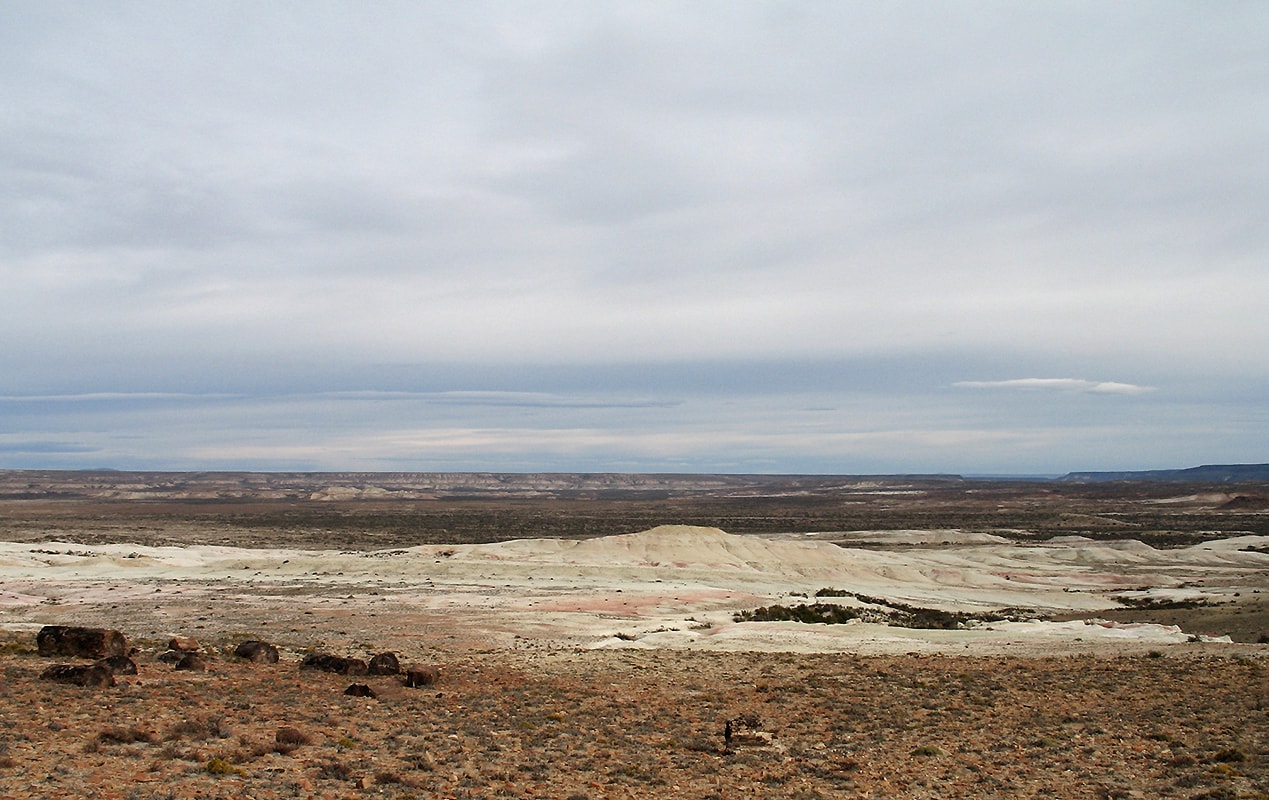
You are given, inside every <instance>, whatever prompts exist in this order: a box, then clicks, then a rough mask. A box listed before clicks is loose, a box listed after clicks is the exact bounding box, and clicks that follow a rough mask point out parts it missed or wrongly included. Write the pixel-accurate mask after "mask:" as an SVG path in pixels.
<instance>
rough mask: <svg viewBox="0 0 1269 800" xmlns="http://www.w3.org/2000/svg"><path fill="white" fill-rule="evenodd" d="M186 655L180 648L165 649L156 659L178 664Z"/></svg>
mask: <svg viewBox="0 0 1269 800" xmlns="http://www.w3.org/2000/svg"><path fill="white" fill-rule="evenodd" d="M185 656H186V653H182V652H181V651H180V650H164V651H163V652H162V653H159V654H158V655H157V656H155V657H154V658H155V660H156V661H161V662H163V663H164V664H177V663H180V660H181V659H182V658H185Z"/></svg>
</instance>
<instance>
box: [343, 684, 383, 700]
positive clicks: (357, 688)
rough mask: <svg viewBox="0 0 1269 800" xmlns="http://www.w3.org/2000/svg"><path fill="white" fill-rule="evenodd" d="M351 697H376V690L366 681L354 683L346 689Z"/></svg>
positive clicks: (346, 692)
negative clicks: (365, 682)
mask: <svg viewBox="0 0 1269 800" xmlns="http://www.w3.org/2000/svg"><path fill="white" fill-rule="evenodd" d="M344 694H346V695H348V696H349V697H375V696H376V695H375V690H374V689H371V688H370V687H369V686H367V685H366V684H364V683H354V684H352V685H350V686H349V687H348V688H347V689H345V690H344Z"/></svg>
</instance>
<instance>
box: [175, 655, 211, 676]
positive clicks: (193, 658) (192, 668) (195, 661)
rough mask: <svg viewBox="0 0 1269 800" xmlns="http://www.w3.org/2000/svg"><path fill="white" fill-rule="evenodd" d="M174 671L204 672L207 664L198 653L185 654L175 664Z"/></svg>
mask: <svg viewBox="0 0 1269 800" xmlns="http://www.w3.org/2000/svg"><path fill="white" fill-rule="evenodd" d="M176 669H178V670H181V671H182V672H204V671H205V670H206V669H207V662H206V661H204V660H203V658H202V656H200V655H199V654H198V653H186V654H185V655H183V656H181V660H180V661H177V662H176Z"/></svg>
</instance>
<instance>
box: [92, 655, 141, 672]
mask: <svg viewBox="0 0 1269 800" xmlns="http://www.w3.org/2000/svg"><path fill="white" fill-rule="evenodd" d="M96 663H97V664H98V665H100V666H103V667H105V668H106V669H108V670H110V672H111V674H112V675H136V674H137V662H135V661H133V660H132V659H130V658H128V657H127V656H108V657H106V658H103V659H100V660H98V661H97V662H96Z"/></svg>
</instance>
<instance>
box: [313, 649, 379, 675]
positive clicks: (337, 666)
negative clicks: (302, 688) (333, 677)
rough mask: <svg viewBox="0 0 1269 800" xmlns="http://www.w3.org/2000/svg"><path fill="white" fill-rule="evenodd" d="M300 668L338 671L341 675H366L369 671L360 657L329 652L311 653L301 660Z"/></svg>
mask: <svg viewBox="0 0 1269 800" xmlns="http://www.w3.org/2000/svg"><path fill="white" fill-rule="evenodd" d="M300 669H313V670H320V671H322V672H337V673H339V674H341V675H365V674H366V672H367V671H368V668H367V667H366V662H364V661H362V660H361V659H360V658H344V657H343V656H332V655H330V654H328V653H309V654H308V655H306V656H304V660H303V661H301V662H300Z"/></svg>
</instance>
